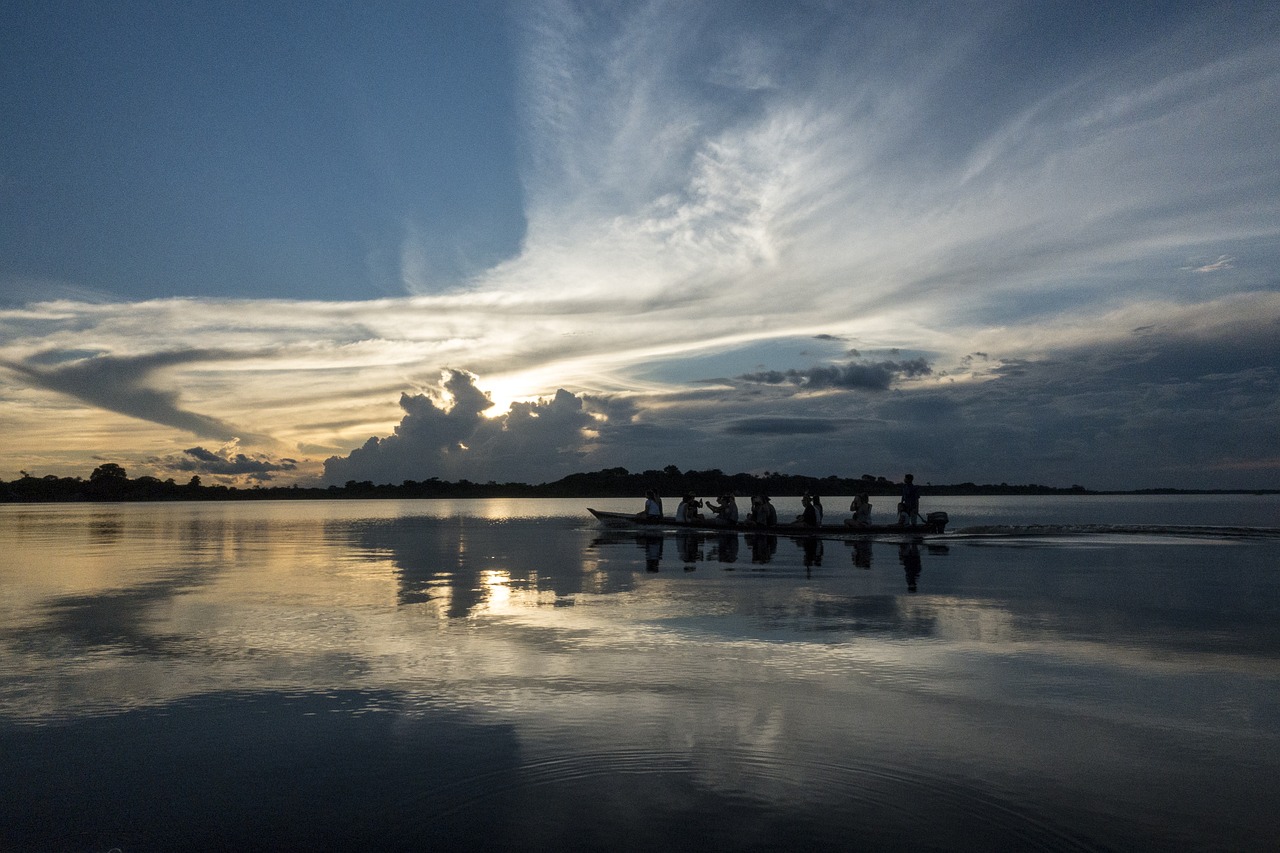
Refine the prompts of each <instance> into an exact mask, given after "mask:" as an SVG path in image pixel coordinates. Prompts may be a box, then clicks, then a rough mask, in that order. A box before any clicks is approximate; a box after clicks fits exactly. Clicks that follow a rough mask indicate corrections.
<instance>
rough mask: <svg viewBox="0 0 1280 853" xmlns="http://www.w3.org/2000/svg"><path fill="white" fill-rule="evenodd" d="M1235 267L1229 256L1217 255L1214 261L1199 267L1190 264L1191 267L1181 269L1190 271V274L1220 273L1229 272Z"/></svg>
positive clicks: (1234, 260)
mask: <svg viewBox="0 0 1280 853" xmlns="http://www.w3.org/2000/svg"><path fill="white" fill-rule="evenodd" d="M1235 265H1236V259H1235V258H1233V257H1231V256H1230V255H1218V259H1217V260H1216V261H1210V262H1209V263H1206V264H1200V265H1199V266H1196V265H1195V264H1192V265H1191V266H1187V267H1183V269H1184V270H1191V272H1221V271H1222V270H1229V269H1231V268H1232V267H1234V266H1235Z"/></svg>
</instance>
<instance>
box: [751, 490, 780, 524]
mask: <svg viewBox="0 0 1280 853" xmlns="http://www.w3.org/2000/svg"><path fill="white" fill-rule="evenodd" d="M777 523H778V511H777V510H776V509H774V508H773V504H771V503H769V496H768V495H756V496H755V497H753V498H752V499H751V514H750V515H749V516H748V517H747V524H750V525H753V526H755V527H773V526H775V525H776V524H777Z"/></svg>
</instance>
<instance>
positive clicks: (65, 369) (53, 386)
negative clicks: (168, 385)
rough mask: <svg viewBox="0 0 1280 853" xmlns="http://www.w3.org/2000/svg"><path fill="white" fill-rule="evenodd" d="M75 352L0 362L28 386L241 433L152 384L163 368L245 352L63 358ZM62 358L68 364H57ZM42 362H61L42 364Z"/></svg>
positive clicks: (216, 432)
mask: <svg viewBox="0 0 1280 853" xmlns="http://www.w3.org/2000/svg"><path fill="white" fill-rule="evenodd" d="M74 355H75V353H70V354H68V353H58V352H44V353H38V354H37V355H35V356H33V357H32V358H30V359H28V360H27V362H26V363H25V364H22V363H17V362H13V361H3V362H0V367H4V368H7V369H8V370H10V371H12V372H14V373H16V374H18V375H19V376H21V377H22V378H23V379H25V380H26V381H27V382H28V383H29V384H30V385H32V386H34V387H37V388H43V389H45V390H47V391H56V392H58V393H60V394H66V395H67V396H68V397H74V398H75V399H77V400H80V401H81V402H84V403H89V404H90V405H93V406H97V407H99V408H102V409H106V410H108V411H112V412H118V413H119V414H122V415H128V416H129V417H134V418H139V419H141V420H144V421H151V422H152V423H157V424H162V425H164V426H171V427H177V428H178V429H182V430H186V431H188V432H191V433H194V434H196V435H199V436H205V437H208V438H217V439H221V440H224V441H226V440H229V439H232V438H235V437H237V436H244V435H245V433H244V432H243V431H241V430H238V429H237V428H236V427H234V426H232V425H231V424H228V423H226V422H225V421H222V420H219V419H218V418H214V417H209V416H208V415H202V414H199V413H198V412H192V411H189V410H187V409H184V408H183V407H182V406H181V405H179V402H178V393H177V392H176V391H169V390H163V389H160V388H156V387H153V385H152V384H151V383H152V382H153V381H154V380H155V378H156V374H157V373H158V372H160V371H162V370H164V369H165V368H169V367H175V366H179V365H184V364H193V363H198V362H202V361H225V360H227V359H235V358H245V357H246V356H245V355H244V354H243V353H233V352H230V351H224V350H213V349H195V350H179V351H171V352H159V353H151V354H149V355H142V356H131V357H117V356H110V355H95V356H93V357H91V358H81V359H78V360H73V361H69V362H67V361H66V359H67V358H69V357H74ZM61 362H66V363H61ZM44 364H60V366H56V367H45V366H42V365H44Z"/></svg>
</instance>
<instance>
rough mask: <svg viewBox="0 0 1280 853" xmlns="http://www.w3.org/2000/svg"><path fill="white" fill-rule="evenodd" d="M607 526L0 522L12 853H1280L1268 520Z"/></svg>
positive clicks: (1128, 507)
mask: <svg viewBox="0 0 1280 853" xmlns="http://www.w3.org/2000/svg"><path fill="white" fill-rule="evenodd" d="M879 500H880V501H885V500H887V499H885V498H881V499H879ZM587 503H590V504H591V505H592V506H595V507H597V508H599V509H610V510H628V511H630V510H636V509H639V505H638V502H636V501H589V502H588V501H558V500H555V501H553V500H543V501H506V500H486V501H434V502H433V501H332V502H329V501H324V502H311V501H298V502H243V503H166V504H131V505H121V504H67V505H4V506H0V554H3V558H0V593H2V595H0V608H2V611H3V616H4V618H3V623H2V626H0V755H2V756H3V761H0V791H3V792H4V793H3V795H2V799H0V849H4V850H6V851H9V850H12V851H36V850H40V851H50V850H67V851H108V850H112V849H118V850H120V851H122V853H128V852H129V851H151V850H155V851H160V850H188V849H195V850H272V849H301V848H308V849H315V850H337V849H344V850H346V849H380V850H399V849H404V850H409V849H428V848H429V849H494V848H502V849H514V850H543V849H570V850H610V851H619V850H624V851H625V850H653V849H664V850H699V851H705V850H781V849H809V850H817V849H840V850H919V849H946V850H991V849H1009V848H1015V849H1037V850H1167V849H1224V850H1251V849H1267V848H1271V847H1272V846H1273V845H1274V843H1275V840H1276V839H1277V838H1280V818H1278V817H1277V813H1276V811H1275V809H1274V804H1275V803H1276V802H1277V801H1280V782H1277V779H1278V778H1280V627H1278V626H1280V572H1278V571H1277V569H1278V568H1280V536H1278V535H1277V534H1276V533H1275V529H1276V528H1280V497H1277V496H1274V495H1272V496H1244V495H1242V496H1209V497H1195V496H1175V497H1152V496H1141V497H1135V496H1124V497H1119V496H1117V497H1088V496H1079V497H1077V496H1072V497H1052V498H1040V497H1035V498H1003V497H1002V498H989V497H984V498H929V497H926V499H925V504H926V505H925V506H924V507H923V509H925V510H926V511H928V510H934V509H944V510H946V511H947V512H948V513H949V514H950V516H951V523H952V527H951V530H953V531H955V532H954V533H952V534H949V535H947V536H943V537H929V538H917V537H912V536H909V535H891V536H883V537H877V538H869V539H861V540H859V539H849V540H842V539H829V540H814V539H804V538H794V539H793V538H791V537H786V536H779V537H772V538H770V537H763V536H762V537H755V536H747V535H744V534H736V533H735V534H728V535H724V534H720V535H717V534H689V533H679V532H676V531H665V532H663V531H643V532H627V531H621V532H620V531H606V530H603V529H602V528H601V527H600V526H599V525H598V524H597V523H596V522H595V521H594V520H593V519H591V518H590V517H589V516H588V515H587V514H586V512H585V509H584V507H585V505H586V504H587ZM775 504H777V505H778V507H779V510H780V514H781V515H784V516H785V515H786V514H787V513H788V512H790V511H792V510H794V511H795V512H798V511H799V502H798V501H794V500H789V499H785V498H784V499H775ZM792 504H794V507H793V506H792ZM847 505H848V499H847V498H827V499H826V506H827V513H828V516H829V517H830V518H839V517H843V516H844V514H845V513H843V512H841V510H843V509H844V508H845V507H847ZM881 509H882V508H881V507H877V513H879V511H880V510H881ZM1046 525H1048V526H1052V527H1053V529H1051V530H1046V528H1045V526H1046ZM1102 525H1110V526H1116V525H1120V526H1128V527H1129V528H1131V529H1127V530H1125V531H1124V532H1117V531H1115V530H1111V529H1105V528H1103V527H1102ZM1187 525H1196V526H1204V525H1208V526H1212V527H1218V528H1222V529H1220V530H1217V531H1214V530H1203V529H1202V530H1199V531H1194V535H1192V534H1190V533H1188V532H1187V530H1186V526H1187ZM1241 527H1245V528H1254V530H1253V531H1249V530H1244V531H1241V530H1239V529H1236V528H1241ZM1175 528H1177V529H1176V530H1175ZM1228 528H1231V529H1228ZM966 531H968V532H966Z"/></svg>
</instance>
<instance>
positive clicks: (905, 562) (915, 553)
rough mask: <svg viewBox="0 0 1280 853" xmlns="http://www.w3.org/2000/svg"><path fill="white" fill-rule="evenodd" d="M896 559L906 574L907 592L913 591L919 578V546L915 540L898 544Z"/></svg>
mask: <svg viewBox="0 0 1280 853" xmlns="http://www.w3.org/2000/svg"><path fill="white" fill-rule="evenodd" d="M898 559H899V560H900V561H901V562H902V569H903V571H905V572H906V574H907V592H915V591H916V581H917V580H919V578H920V546H919V545H918V544H916V543H915V542H903V543H902V544H901V545H899V546H898Z"/></svg>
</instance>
